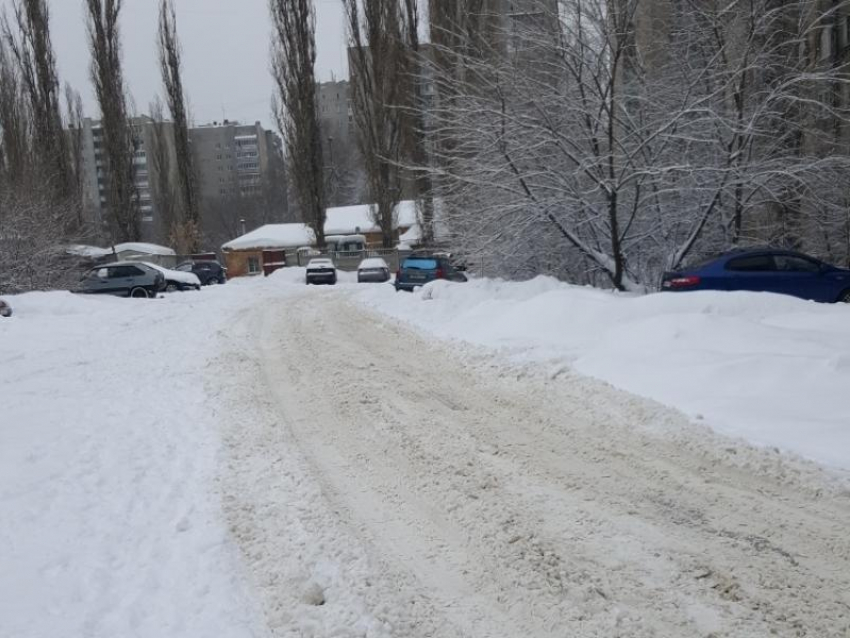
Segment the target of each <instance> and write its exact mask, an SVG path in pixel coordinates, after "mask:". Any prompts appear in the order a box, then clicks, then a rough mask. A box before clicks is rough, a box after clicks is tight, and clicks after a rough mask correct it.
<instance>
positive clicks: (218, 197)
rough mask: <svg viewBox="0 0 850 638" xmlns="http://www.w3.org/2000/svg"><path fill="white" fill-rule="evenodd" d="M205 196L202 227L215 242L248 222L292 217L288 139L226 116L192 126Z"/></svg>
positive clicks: (238, 231)
mask: <svg viewBox="0 0 850 638" xmlns="http://www.w3.org/2000/svg"><path fill="white" fill-rule="evenodd" d="M189 136H190V139H191V142H192V150H193V153H194V157H195V166H196V170H197V173H198V181H199V184H198V192H199V195H200V202H201V231H202V234H203V236H204V237H205V238H206V239H207V241H208V242H209V243H210V245H212V246H220V245H221V244H223V243H225V242H227V241H229V240H230V239H233V238H234V237H237V236H238V235H239V234H241V232H242V227H243V226H246V227H248V228H256V227H258V226H262V225H263V224H269V223H276V222H284V221H289V220H288V217H287V216H288V206H287V197H286V175H285V169H284V158H283V143H282V142H281V139H280V137H279V136H278V135H277V134H276V133H274V132H273V131H270V130H268V129H265V128H263V126H262V125H261V124H260V123H259V122H255V123H254V124H240V123H239V122H235V121H231V120H224V121H222V122H213V123H211V124H205V125H202V126H198V127H196V128H193V129H191V130H190V131H189Z"/></svg>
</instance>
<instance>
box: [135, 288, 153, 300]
mask: <svg viewBox="0 0 850 638" xmlns="http://www.w3.org/2000/svg"><path fill="white" fill-rule="evenodd" d="M130 297H132V298H133V299H147V298H148V297H150V295H149V294H148V291H147V290H145V289H144V288H133V289H132V290H131V291H130Z"/></svg>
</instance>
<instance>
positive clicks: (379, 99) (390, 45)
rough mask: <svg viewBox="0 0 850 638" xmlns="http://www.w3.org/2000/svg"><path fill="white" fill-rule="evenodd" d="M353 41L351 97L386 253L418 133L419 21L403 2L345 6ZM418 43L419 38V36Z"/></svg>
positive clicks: (347, 0) (349, 1)
mask: <svg viewBox="0 0 850 638" xmlns="http://www.w3.org/2000/svg"><path fill="white" fill-rule="evenodd" d="M343 6H344V7H345V14H346V21H347V24H348V33H349V41H350V45H351V46H350V49H349V66H350V69H351V77H350V79H349V81H350V83H351V95H352V102H353V107H354V120H355V123H356V124H357V132H358V141H359V144H360V150H361V154H362V156H363V161H364V163H365V168H366V175H367V180H368V186H369V194H370V196H371V197H370V198H371V200H372V202H373V206H374V211H373V215H374V217H375V222H376V223H377V224H378V225H379V227H380V228H381V235H382V242H383V245H384V247H387V248H389V247H391V246H392V245H393V244H394V243H395V239H396V238H395V230H396V227H397V223H396V222H397V219H396V217H397V211H396V208H397V206H398V202H399V201H400V200H401V190H402V175H401V166H402V165H403V164H404V163H405V160H406V153H405V151H408V150H409V148H410V147H409V144H410V140H411V135H412V131H413V128H414V126H413V122H412V121H411V117H410V114H411V112H412V107H413V91H414V89H413V86H414V84H413V70H412V68H411V61H412V60H413V56H412V54H411V48H410V46H409V43H408V38H409V37H410V36H411V33H412V32H415V31H416V25H415V24H414V25H408V22H409V21H410V20H416V21H418V16H416V14H415V3H412V7H413V9H414V14H412V15H409V14H407V13H405V11H404V10H403V8H402V6H401V5H400V4H399V0H362V2H361V1H359V0H343ZM417 42H418V36H417Z"/></svg>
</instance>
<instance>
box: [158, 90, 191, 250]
mask: <svg viewBox="0 0 850 638" xmlns="http://www.w3.org/2000/svg"><path fill="white" fill-rule="evenodd" d="M149 109H150V116H151V120H152V121H153V125H152V128H153V135H152V136H151V148H150V149H149V150H148V165H149V175H150V184H151V196H152V199H153V203H154V208H155V210H156V216H157V221H158V222H159V232H160V234H161V235H162V236H163V237H169V238H170V237H172V235H174V234H175V233H174V231H175V228H176V226H178V225H179V223H180V222H179V220H180V219H181V216H180V213H181V211H180V210H179V207H178V201H179V194H178V185H177V184H175V182H174V175H175V170H174V168H175V167H174V163H175V161H176V154H175V150H174V147H175V144H174V137H175V136H174V125H173V124H172V123H171V122H168V121H167V120H166V118H165V107H164V105H163V103H162V99H160V98H159V97H157V98H156V99H155V100H154V101H153V102H152V103H151V104H150V107H149ZM179 252H181V253H182V254H188V253H187V252H184V251H183V250H182V249H181V250H179Z"/></svg>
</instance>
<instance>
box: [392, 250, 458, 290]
mask: <svg viewBox="0 0 850 638" xmlns="http://www.w3.org/2000/svg"><path fill="white" fill-rule="evenodd" d="M437 279H446V280H448V281H458V282H463V281H466V280H467V279H466V275H464V274H463V273H462V272H461V271H460V270H458V269H457V268H456V267H455V266H454V265H453V264H452V262H451V260H450V259H449V258H448V257H446V256H443V255H411V256H410V257H408V258H407V259H405V260H404V261H403V262H402V263H401V268H399V270H398V272H397V273H396V278H395V289H396V290H405V291H407V292H412V291H413V289H414V288H417V287H419V286H424V285H425V284H427V283H428V282H431V281H435V280H437Z"/></svg>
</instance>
